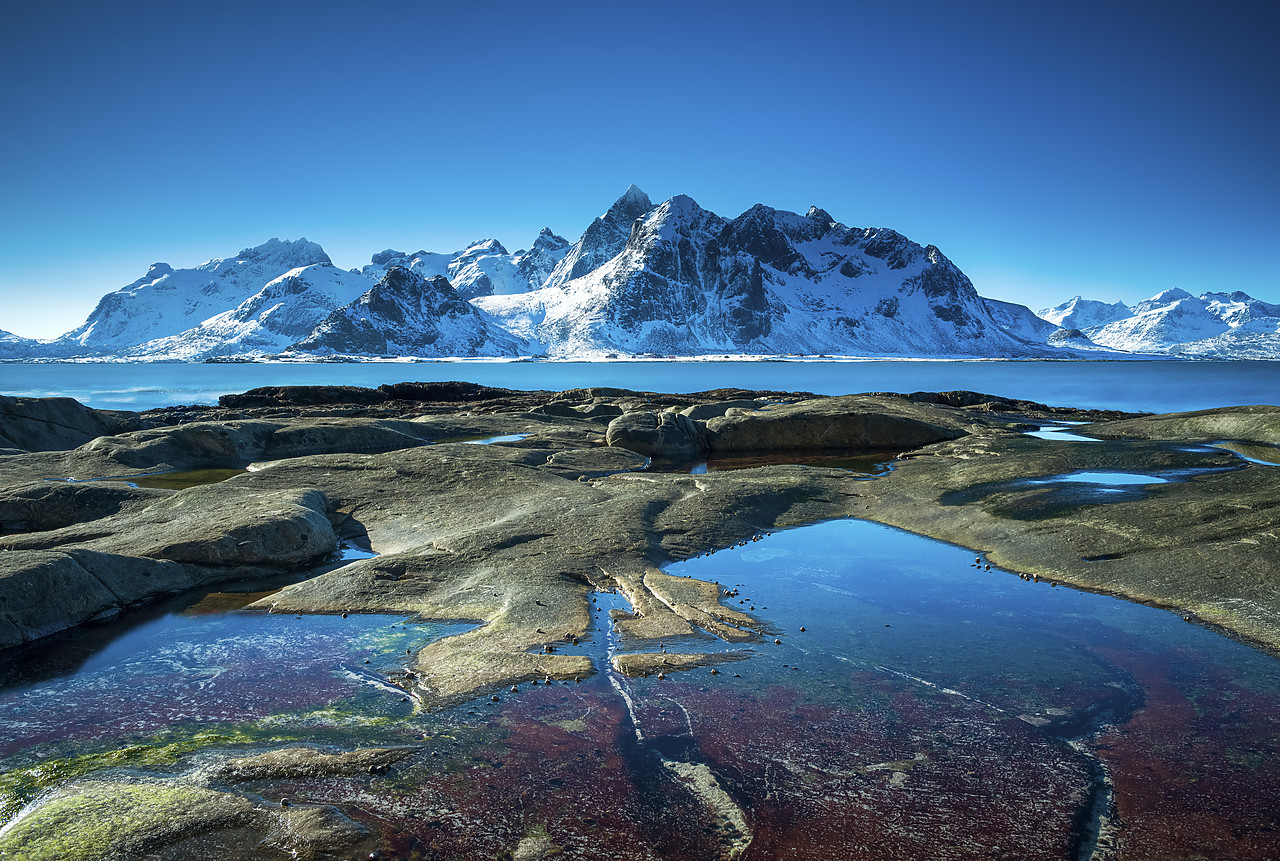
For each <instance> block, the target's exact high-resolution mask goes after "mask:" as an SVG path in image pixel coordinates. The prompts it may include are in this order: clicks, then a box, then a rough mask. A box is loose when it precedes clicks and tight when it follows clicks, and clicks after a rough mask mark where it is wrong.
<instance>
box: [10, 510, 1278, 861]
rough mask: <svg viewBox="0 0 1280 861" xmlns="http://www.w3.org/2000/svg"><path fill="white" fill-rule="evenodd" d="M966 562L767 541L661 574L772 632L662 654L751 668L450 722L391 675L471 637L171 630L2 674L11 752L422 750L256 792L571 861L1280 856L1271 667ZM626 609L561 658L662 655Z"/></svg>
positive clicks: (552, 691)
mask: <svg viewBox="0 0 1280 861" xmlns="http://www.w3.org/2000/svg"><path fill="white" fill-rule="evenodd" d="M974 559H975V557H974V555H973V553H972V552H971V551H966V550H963V549H961V548H957V547H953V546H950V545H945V544H941V543H939V542H934V541H930V540H928V539H924V538H921V537H919V536H915V535H911V534H908V533H904V532H900V531H897V530H894V529H891V528H888V527H884V526H880V525H877V524H872V523H867V522H862V521H853V520H846V521H835V522H830V523H824V524H818V525H814V526H810V527H805V528H800V529H794V530H790V531H785V532H778V533H775V534H773V535H771V536H768V537H765V538H763V539H762V540H760V541H757V542H748V543H747V544H746V545H745V546H739V547H733V548H729V549H725V550H721V551H719V552H717V553H714V554H711V555H709V556H705V557H702V558H698V559H692V560H688V561H685V562H682V563H678V564H675V565H672V566H670V567H669V568H668V571H669V573H671V574H673V575H676V576H681V575H686V574H687V575H692V576H694V577H698V578H702V579H707V580H712V581H719V582H720V583H721V584H722V585H723V586H724V587H725V588H726V589H730V590H737V593H738V594H736V595H732V596H724V597H723V598H722V600H723V601H724V603H725V604H726V605H728V606H732V607H736V608H739V609H742V610H744V611H747V612H749V613H751V614H752V615H754V616H755V617H757V618H758V619H760V620H762V621H763V623H764V624H765V626H766V628H767V633H766V635H765V636H764V637H762V638H761V639H758V640H755V641H753V642H750V643H747V644H738V645H732V644H725V643H722V642H721V641H718V640H714V639H711V638H709V637H707V636H706V635H695V636H691V637H686V638H682V639H679V640H676V639H671V640H666V641H663V643H662V645H663V646H665V647H666V648H667V649H668V650H669V651H670V652H672V653H675V652H693V651H700V650H707V651H717V652H737V653H740V654H741V656H743V657H745V659H744V660H736V661H728V662H724V663H720V664H718V665H717V666H716V667H715V668H714V669H715V670H716V672H715V673H714V674H713V672H712V669H713V668H711V667H701V668H698V669H694V670H691V671H687V672H671V673H668V674H667V678H665V679H658V678H657V677H656V676H650V677H649V678H640V679H626V678H620V677H617V676H614V675H613V674H611V673H601V674H598V675H596V676H594V677H591V678H587V679H584V680H583V681H582V683H581V684H576V683H573V682H567V683H562V684H551V685H548V684H536V685H535V684H521V685H519V686H518V690H517V691H509V690H501V691H499V692H498V695H497V696H494V697H492V698H491V697H490V696H489V694H490V693H492V692H489V691H486V692H485V693H484V695H482V696H480V697H477V698H476V699H475V700H472V701H470V702H468V703H466V704H463V705H461V706H458V707H456V708H453V709H448V710H444V711H439V712H431V711H426V712H424V711H421V710H417V709H415V708H413V703H410V702H403V701H402V698H401V694H402V692H401V691H400V690H399V689H398V688H396V687H394V684H397V683H400V682H402V681H403V676H401V675H399V673H400V671H401V670H403V668H404V666H405V662H406V661H407V660H408V658H407V657H406V650H413V651H416V650H417V648H419V647H420V646H421V645H423V644H424V643H425V642H427V641H428V640H430V639H432V638H435V637H438V636H443V635H445V634H448V633H455V632H459V631H461V630H464V629H466V628H467V627H469V626H466V625H450V626H444V625H417V624H412V623H410V624H405V623H404V622H403V620H402V619H401V618H400V617H388V616H356V615H353V616H351V617H349V618H347V619H342V618H341V617H339V616H309V617H306V618H303V619H297V618H295V617H293V616H285V615H265V616H264V615H250V614H244V613H232V614H226V615H204V616H193V615H181V616H178V615H169V616H165V617H163V618H157V619H154V620H152V621H150V622H147V623H144V624H138V625H135V626H134V627H133V628H129V629H127V630H120V631H118V632H117V634H116V635H115V636H114V637H113V638H111V639H110V640H109V642H108V643H107V645H105V646H102V647H101V648H99V649H98V650H96V651H86V653H85V654H84V655H82V656H81V659H80V660H79V661H77V662H75V666H74V667H70V668H66V667H64V668H62V669H61V670H60V671H58V672H56V673H53V672H50V673H48V674H46V678H45V679H44V680H39V679H38V676H39V674H38V673H37V674H36V676H32V677H29V678H28V679H27V680H26V681H19V680H15V679H12V678H11V679H10V682H9V684H8V686H7V687H5V688H3V689H0V755H2V756H4V757H6V763H8V764H10V767H21V768H28V767H29V766H30V765H31V763H32V762H33V761H35V760H39V761H44V760H45V758H46V757H50V756H52V757H57V756H63V757H68V756H73V755H75V754H77V753H78V752H80V751H83V750H92V749H98V750H101V749H102V748H103V747H104V746H105V747H107V748H108V749H110V747H111V746H112V745H113V744H114V743H115V741H114V740H117V739H118V740H129V739H142V738H146V737H147V736H149V735H150V736H152V737H155V736H158V735H162V734H163V732H164V731H166V730H175V731H177V732H178V733H179V736H180V734H181V733H182V732H188V733H190V732H191V731H192V730H196V729H199V728H202V727H207V726H210V725H214V724H219V725H239V726H254V725H256V726H258V727H259V728H261V727H263V726H267V727H268V729H267V731H266V732H260V733H259V734H258V735H257V736H254V737H253V738H246V739H243V740H241V741H237V742H235V743H234V744H235V745H237V746H239V745H247V746H253V745H260V746H274V745H278V744H281V743H285V742H284V741H281V740H280V739H281V738H287V739H289V740H295V741H296V740H297V739H303V740H323V743H326V744H335V745H338V746H340V747H342V748H344V749H349V748H354V747H360V746H369V745H378V744H408V745H411V746H412V747H413V749H414V750H415V753H413V754H412V755H411V756H409V757H408V758H407V759H405V760H403V761H402V762H400V763H398V764H397V765H396V768H395V769H394V770H393V772H392V773H391V774H389V775H385V776H375V775H367V774H361V775H352V776H347V777H343V778H341V779H332V778H322V777H297V778H290V779H284V780H280V781H276V782H271V781H265V782H259V783H254V784H252V785H246V786H245V787H244V789H246V790H247V791H250V792H254V793H261V794H262V796H263V797H265V798H268V799H279V798H282V797H285V796H287V797H289V798H290V799H293V800H294V802H295V803H331V804H337V805H339V806H341V807H343V809H344V811H346V812H347V813H348V814H349V815H351V816H353V817H355V818H357V819H359V820H360V821H362V822H364V823H366V824H368V825H370V826H371V827H374V828H376V829H379V830H380V831H381V833H383V834H384V835H385V842H384V844H383V845H384V849H386V850H388V851H392V852H394V853H396V854H398V855H399V856H406V857H407V856H411V854H412V852H414V851H417V852H419V854H420V855H421V856H422V857H466V858H471V857H495V856H497V855H499V854H501V853H502V852H511V850H512V849H513V847H515V846H516V844H517V843H519V841H520V840H521V839H522V837H523V836H524V835H526V834H527V833H529V829H530V828H532V827H535V826H536V827H537V828H544V827H545V829H546V832H547V834H548V835H549V837H550V839H551V840H552V841H553V843H554V844H555V845H557V846H561V847H563V848H564V853H563V854H564V857H566V858H571V857H582V858H589V857H606V856H607V857H611V858H618V859H631V858H635V859H645V861H653V859H657V858H659V857H661V858H664V859H686V861H693V859H706V858H712V857H721V856H724V855H725V853H726V851H727V850H726V846H728V845H730V843H731V842H732V840H733V839H740V838H741V835H740V834H737V835H736V836H735V832H733V831H732V830H731V829H727V827H726V825H725V823H726V822H727V821H729V820H730V819H732V817H733V815H738V816H740V817H742V821H743V822H745V823H746V824H747V825H748V826H749V828H750V844H749V846H748V847H747V848H746V850H745V851H744V853H743V854H742V855H741V858H742V859H743V861H751V859H776V858H788V859H794V861H803V859H823V861H827V859H830V858H858V859H861V858H865V859H879V858H892V857H901V858H926V857H927V858H942V859H950V858H955V859H960V858H990V857H1006V858H1018V859H1022V861H1026V859H1040V858H1043V859H1060V858H1065V857H1072V858H1088V857H1091V856H1090V852H1089V850H1090V848H1091V846H1092V842H1091V841H1092V839H1093V838H1092V837H1091V836H1090V835H1089V834H1088V833H1085V834H1084V835H1083V837H1082V836H1081V831H1080V829H1079V823H1080V822H1081V821H1094V822H1095V824H1097V823H1098V822H1100V821H1101V820H1100V819H1098V818H1097V814H1107V815H1111V816H1117V817H1118V818H1119V820H1120V821H1121V823H1122V828H1121V830H1120V832H1119V833H1120V835H1121V838H1122V844H1123V846H1124V847H1125V849H1124V851H1123V852H1119V853H1114V854H1107V853H1106V852H1100V853H1099V854H1098V855H1096V856H1093V857H1096V858H1102V857H1106V858H1118V859H1139V858H1156V857H1160V858H1165V857H1183V856H1186V855H1188V853H1189V852H1190V851H1192V850H1195V851H1201V852H1203V853H1204V854H1205V855H1207V856H1209V857H1233V858H1259V859H1261V858H1269V857H1280V836H1278V835H1280V821H1278V816H1280V814H1278V813H1277V811H1280V673H1277V669H1278V667H1277V662H1276V661H1275V659H1273V658H1271V657H1268V656H1266V655H1263V654H1261V653H1259V652H1257V651H1255V650H1253V649H1250V648H1248V647H1246V646H1243V645H1241V644H1239V643H1236V642H1233V641H1231V640H1228V639H1226V638H1223V637H1220V636H1218V635H1216V634H1213V633H1211V632H1210V631H1207V630H1205V629H1203V628H1201V627H1198V626H1196V625H1189V624H1187V623H1186V622H1184V621H1182V620H1181V619H1180V618H1179V617H1177V616H1176V615H1174V614H1172V613H1168V612H1164V611H1160V610H1156V609H1152V608H1149V607H1144V606H1140V605H1136V604H1132V603H1128V602H1124V601H1120V600H1116V599H1112V598H1107V597H1102V596H1097V595H1091V594H1087V593H1082V592H1077V591H1074V590H1070V589H1067V588H1063V587H1056V588H1055V587H1053V586H1051V585H1050V584H1049V583H1048V582H1045V581H1042V582H1039V583H1034V582H1027V581H1023V580H1021V579H1019V578H1017V577H1015V576H1013V575H1011V574H1009V573H1007V572H1002V571H999V570H995V569H992V570H987V569H986V566H985V564H975V561H974ZM614 608H616V609H619V610H626V609H627V604H626V602H625V600H623V599H622V598H621V596H618V595H598V596H597V607H596V609H595V611H594V613H593V620H594V622H595V624H594V625H593V629H592V631H591V632H590V633H589V635H588V637H587V638H584V640H583V642H582V643H581V644H580V646H578V647H574V646H571V645H569V644H565V645H563V646H561V647H560V651H561V652H563V653H585V654H589V655H591V656H592V657H594V658H596V659H598V661H599V663H598V664H597V666H600V667H603V666H605V665H606V659H607V657H608V655H609V654H610V653H611V652H612V651H614V650H615V648H616V649H620V650H623V651H627V650H631V651H654V650H655V649H656V648H657V645H656V644H653V643H647V644H646V643H640V642H636V641H627V640H624V641H623V642H621V643H617V642H616V640H615V637H614V636H613V635H612V634H609V635H605V629H606V628H607V619H608V615H607V614H608V611H609V610H610V609H614ZM117 624H119V623H117ZM107 627H110V626H107ZM802 627H803V628H804V630H803V631H801V628H802ZM73 639H74V638H73ZM775 639H776V640H779V641H780V642H779V643H775V642H774V641H775ZM365 660H370V661H371V663H370V664H367V665H366V664H365V663H364V661H365ZM282 713H283V714H282ZM273 715H276V716H278V717H275V718H273V717H272V716H273ZM277 732H279V733H282V734H283V735H281V736H275V735H272V733H277ZM268 736H270V737H268ZM174 737H175V736H174V735H173V734H172V733H171V734H170V735H168V736H166V738H174ZM207 744H212V743H207ZM197 746H198V745H197ZM215 746H216V745H215ZM173 767H174V769H175V770H178V771H182V770H183V769H184V768H186V767H188V766H187V765H183V764H182V763H177V764H175V765H174V766H173ZM681 769H684V770H683V771H681ZM696 769H704V771H702V772H697V771H696ZM161 770H163V769H161ZM1104 774H1105V775H1106V776H1107V779H1106V780H1105V781H1104V780H1102V778H1103V776H1104ZM699 775H702V778H699ZM699 779H701V780H702V783H701V784H699ZM709 779H710V780H714V787H713V788H712V789H707V788H706V787H707V786H708V785H709ZM698 785H701V786H702V787H703V788H702V789H701V790H699V789H697V788H696V787H697V786H698ZM27 797H28V796H25V795H24V796H23V799H26V798H27ZM353 799H355V800H358V803H357V802H356V801H353ZM717 805H719V806H717ZM726 811H727V812H726ZM1103 834H1104V838H1103V844H1104V846H1106V845H1107V840H1108V839H1109V837H1108V834H1109V832H1107V831H1106V829H1103ZM654 847H657V848H654Z"/></svg>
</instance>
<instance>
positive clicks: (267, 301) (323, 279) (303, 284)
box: [124, 263, 373, 360]
mask: <svg viewBox="0 0 1280 861" xmlns="http://www.w3.org/2000/svg"><path fill="white" fill-rule="evenodd" d="M372 286H373V283H372V282H370V281H369V279H368V278H366V277H365V276H363V275H360V274H357V273H355V272H348V271H347V270H345V269H339V268H338V267H336V266H334V265H333V264H332V263H313V264H311V265H310V266H301V267H298V268H297V269H290V270H289V271H288V272H286V273H284V274H283V275H281V276H280V277H279V278H275V279H273V280H271V281H268V282H267V284H266V285H265V286H264V287H263V288H262V289H261V290H259V291H258V292H257V293H255V294H254V295H252V296H250V297H249V298H248V299H246V300H244V301H243V302H241V303H240V304H239V305H237V306H236V307H235V308H232V309H231V310H230V311H224V312H222V313H221V314H216V315H214V316H212V317H210V318H209V319H207V320H205V321H203V322H202V323H200V324H199V325H198V326H195V327H193V328H191V329H188V330H186V331H185V332H180V333H179V334H177V335H170V336H169V337H167V338H157V339H155V340H151V341H147V342H146V343H144V344H141V345H139V346H137V347H133V348H130V349H128V350H126V351H124V352H125V353H126V354H127V355H130V356H137V357H163V358H166V359H185V360H192V359H204V358H209V357H213V356H234V355H246V354H249V355H252V354H259V355H261V354H268V355H270V354H273V353H279V352H280V351H282V350H284V349H285V348H287V347H288V346H289V345H290V344H293V343H294V342H296V341H298V340H301V339H302V338H305V337H307V336H308V335H310V334H311V332H312V331H313V330H314V329H315V328H316V327H317V326H319V325H320V324H321V323H323V322H324V321H325V319H326V318H328V316H329V315H330V314H332V313H333V312H334V311H336V310H337V309H339V308H341V307H343V306H344V305H348V304H350V303H352V302H354V301H355V300H357V299H358V298H360V296H362V295H363V294H364V293H365V292H367V291H368V290H369V289H370V288H371V287H372Z"/></svg>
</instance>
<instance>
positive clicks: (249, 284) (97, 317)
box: [54, 239, 331, 353]
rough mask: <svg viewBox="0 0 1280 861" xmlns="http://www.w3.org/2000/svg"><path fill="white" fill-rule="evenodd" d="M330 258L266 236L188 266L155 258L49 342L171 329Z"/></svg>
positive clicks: (91, 346)
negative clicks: (137, 275)
mask: <svg viewBox="0 0 1280 861" xmlns="http://www.w3.org/2000/svg"><path fill="white" fill-rule="evenodd" d="M330 262H331V261H330V260H329V255H327V254H325V253H324V249H323V248H321V247H320V246H319V245H317V244H316V243H314V242H308V241H307V240H306V239H298V240H296V241H284V242H282V241H280V240H279V239H272V240H270V241H268V242H265V243H263V244H262V245H259V246H258V247H256V248H246V249H245V250H244V251H241V252H240V253H239V254H237V255H236V256H235V257H226V258H222V259H217V260H210V261H209V262H208V263H205V264H203V265H201V266H197V267H195V268H194V269H174V268H173V267H172V266H170V265H169V264H168V263H156V264H153V265H152V266H151V268H150V269H149V270H148V271H147V274H146V275H144V276H142V277H141V278H139V279H138V280H137V281H134V282H133V283H132V284H128V285H126V286H124V287H121V288H120V289H119V290H117V291H115V292H114V293H108V294H107V295H106V296H103V297H102V299H101V300H100V301H99V302H98V307H97V308H95V309H94V310H93V313H92V314H90V315H89V318H88V319H87V320H85V322H84V323H82V324H81V325H80V326H78V327H76V328H75V329H72V330H71V331H70V332H67V333H66V334H65V335H63V336H62V337H60V338H58V339H57V340H56V341H55V342H54V346H55V347H60V348H62V349H63V350H64V351H72V350H75V351H80V352H88V353H96V352H116V351H120V350H125V349H128V348H129V347H133V346H135V345H138V344H142V343H145V342H147V341H151V340H154V339H156V338H163V337H166V336H169V335H177V334H178V333H179V332H184V331H186V330H187V329H190V328H192V327H194V326H197V325H199V324H200V323H202V322H203V321H205V320H207V319H208V318H210V317H212V316H214V315H215V314H221V313H222V312H224V311H227V310H229V309H231V308H235V307H237V306H238V305H240V303H242V302H244V301H245V300H246V299H248V298H249V297H251V296H253V295H254V294H255V293H257V292H258V291H260V290H262V288H263V286H264V285H265V284H267V283H268V282H270V281H273V280H275V279H276V278H279V277H280V276H281V275H283V274H285V273H286V272H289V271H290V270H292V269H298V268H300V267H304V266H311V265H314V264H317V263H330Z"/></svg>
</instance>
